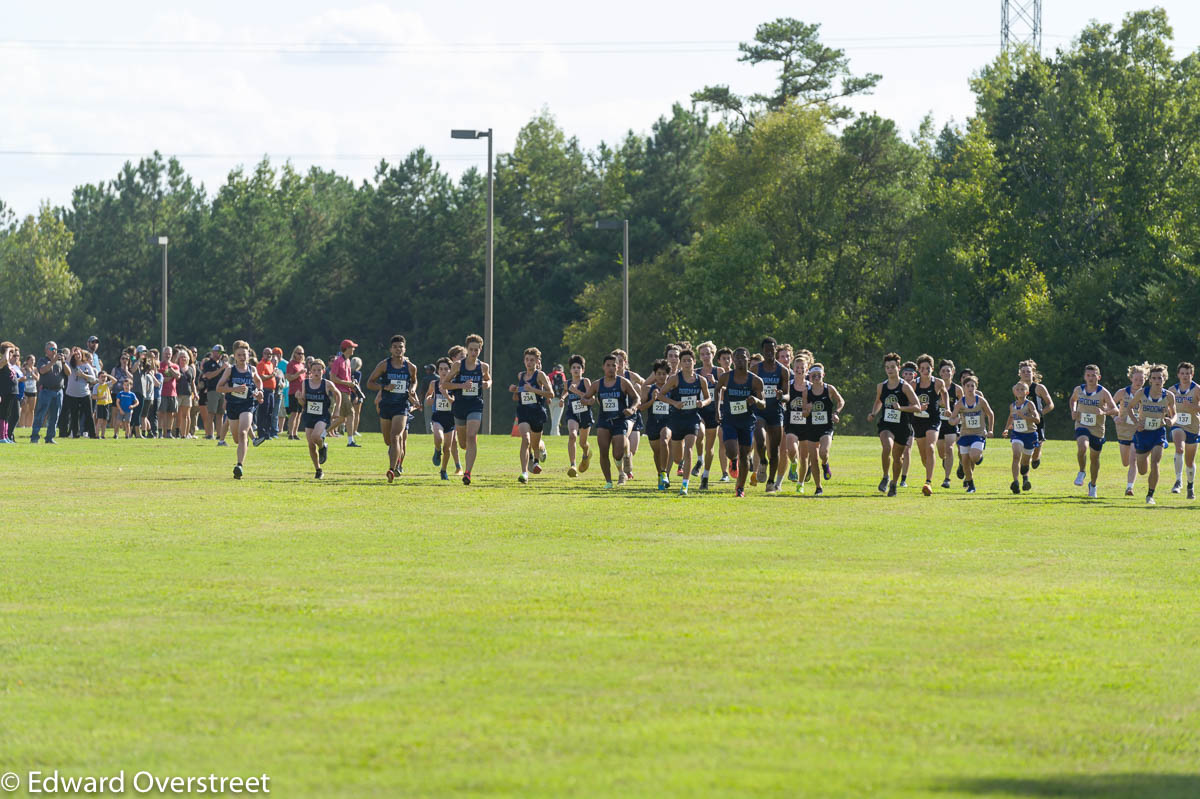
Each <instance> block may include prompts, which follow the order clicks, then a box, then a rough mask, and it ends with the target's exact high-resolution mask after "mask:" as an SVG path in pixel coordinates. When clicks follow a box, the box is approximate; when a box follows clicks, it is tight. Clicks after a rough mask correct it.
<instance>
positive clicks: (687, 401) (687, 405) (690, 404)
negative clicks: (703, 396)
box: [679, 396, 696, 411]
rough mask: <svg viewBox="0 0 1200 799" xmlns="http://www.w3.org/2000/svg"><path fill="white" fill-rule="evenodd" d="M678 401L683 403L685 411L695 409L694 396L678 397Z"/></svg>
mask: <svg viewBox="0 0 1200 799" xmlns="http://www.w3.org/2000/svg"><path fill="white" fill-rule="evenodd" d="M679 402H680V403H681V404H682V405H683V409H684V410H685V411H694V410H696V398H695V397H694V396H688V397H680V398H679Z"/></svg>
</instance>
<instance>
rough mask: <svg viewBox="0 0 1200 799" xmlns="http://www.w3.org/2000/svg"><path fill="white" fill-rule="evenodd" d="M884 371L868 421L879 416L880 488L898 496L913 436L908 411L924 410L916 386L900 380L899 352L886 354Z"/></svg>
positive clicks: (876, 389) (890, 495) (892, 495)
mask: <svg viewBox="0 0 1200 799" xmlns="http://www.w3.org/2000/svg"><path fill="white" fill-rule="evenodd" d="M883 370H884V372H886V373H887V379H886V380H884V381H883V382H882V383H880V384H878V385H877V386H876V387H875V404H874V405H872V406H871V412H870V413H869V414H867V421H868V422H871V421H874V420H875V417H876V416H879V423H878V425H877V426H876V430H877V431H878V433H879V448H880V452H879V458H880V462H881V463H882V464H883V479H882V480H880V481H879V490H880V491H881V492H883V491H886V492H887V495H888V496H889V497H894V496H896V484H897V483H898V482H900V469H901V468H902V467H903V465H904V464H903V461H904V448H905V447H906V446H908V442H909V440H910V439H911V438H912V427H911V426H910V425H909V424H908V422H907V421H905V419H904V414H906V413H911V412H913V411H919V410H921V405H920V404H919V403H918V402H917V395H916V393H915V392H914V391H913V389H912V386H910V385H909V384H908V383H905V382H904V381H903V380H901V379H900V356H899V355H897V354H896V353H894V352H889V353H888V354H887V355H884V356H883ZM880 411H882V412H883V413H882V414H881V413H880ZM889 470H890V472H891V477H890V479H889V476H888V472H889Z"/></svg>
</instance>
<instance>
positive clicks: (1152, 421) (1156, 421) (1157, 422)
mask: <svg viewBox="0 0 1200 799" xmlns="http://www.w3.org/2000/svg"><path fill="white" fill-rule="evenodd" d="M1162 423H1163V420H1162V419H1160V418H1158V417H1157V416H1147V417H1146V418H1145V419H1144V420H1143V426H1144V427H1145V428H1146V429H1147V430H1157V429H1158V428H1160V427H1162Z"/></svg>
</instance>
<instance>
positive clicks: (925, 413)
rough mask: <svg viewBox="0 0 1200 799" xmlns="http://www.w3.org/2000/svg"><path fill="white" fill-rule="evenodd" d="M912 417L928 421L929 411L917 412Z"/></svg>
mask: <svg viewBox="0 0 1200 799" xmlns="http://www.w3.org/2000/svg"><path fill="white" fill-rule="evenodd" d="M913 416H915V417H916V418H918V419H928V418H929V411H917V412H916V413H914V414H913Z"/></svg>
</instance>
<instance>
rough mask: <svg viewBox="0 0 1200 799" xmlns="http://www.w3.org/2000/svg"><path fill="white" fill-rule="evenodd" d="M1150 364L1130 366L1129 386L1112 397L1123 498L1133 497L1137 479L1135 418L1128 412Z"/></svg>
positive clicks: (1144, 381) (1143, 384)
mask: <svg viewBox="0 0 1200 799" xmlns="http://www.w3.org/2000/svg"><path fill="white" fill-rule="evenodd" d="M1148 371H1150V364H1148V363H1141V364H1135V365H1133V366H1130V367H1129V369H1128V370H1127V371H1126V374H1127V375H1128V377H1129V385H1127V386H1125V388H1123V389H1121V390H1119V391H1118V392H1117V393H1116V394H1114V395H1113V402H1115V403H1116V404H1117V408H1118V409H1119V410H1120V413H1119V414H1118V415H1117V417H1116V419H1114V420H1113V421H1114V424H1115V425H1116V428H1117V443H1118V444H1120V445H1121V465H1123V466H1125V469H1126V473H1125V496H1127V497H1132V496H1133V483H1134V480H1135V479H1136V478H1137V454H1136V453H1135V452H1134V451H1133V435H1134V433H1136V432H1137V417H1136V416H1134V415H1133V412H1132V411H1130V409H1129V406H1130V405H1131V404H1132V403H1133V398H1134V395H1136V394H1137V393H1138V392H1139V391H1141V390H1142V388H1143V387H1144V386H1145V385H1146V373H1147V372H1148Z"/></svg>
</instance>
